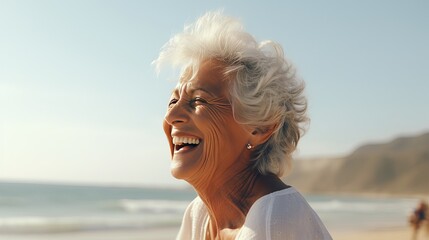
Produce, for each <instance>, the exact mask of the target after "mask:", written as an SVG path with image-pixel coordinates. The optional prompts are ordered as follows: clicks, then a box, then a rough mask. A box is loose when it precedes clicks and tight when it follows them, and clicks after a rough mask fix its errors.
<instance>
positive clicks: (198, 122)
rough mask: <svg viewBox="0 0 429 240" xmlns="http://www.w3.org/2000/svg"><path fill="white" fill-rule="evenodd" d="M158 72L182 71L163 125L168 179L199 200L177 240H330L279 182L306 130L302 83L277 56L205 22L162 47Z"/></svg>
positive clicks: (221, 19) (227, 24) (231, 27)
mask: <svg viewBox="0 0 429 240" xmlns="http://www.w3.org/2000/svg"><path fill="white" fill-rule="evenodd" d="M267 27H269V26H267ZM164 62H170V63H172V64H173V65H175V66H179V67H181V69H182V72H181V77H180V80H179V82H178V84H177V87H176V88H175V89H174V91H173V93H172V95H171V97H170V100H169V102H168V109H167V113H166V116H165V119H164V124H163V126H164V131H165V133H166V135H167V139H168V142H169V144H170V151H171V158H172V160H171V172H172V175H173V176H174V177H176V178H178V179H184V180H186V181H187V182H189V183H190V184H191V185H192V186H193V187H194V188H195V190H196V192H197V193H198V196H197V197H196V198H195V199H194V200H193V201H192V203H191V204H190V205H189V206H188V208H187V210H186V212H185V215H184V217H183V222H182V226H181V228H180V231H179V233H178V236H177V239H180V240H181V239H183V240H191V239H193V240H199V239H206V240H209V239H239V240H252V239H253V240H270V239H272V240H284V239H288V240H298V239H299V240H309V239H324V240H328V239H332V238H331V236H330V234H329V233H328V231H327V230H326V228H325V226H324V225H323V223H322V222H321V220H320V219H319V217H318V216H317V214H316V213H315V212H314V210H313V209H312V208H311V207H310V206H309V204H308V203H307V201H306V200H305V199H304V197H303V196H302V195H301V194H300V193H299V192H298V191H297V190H296V189H295V188H294V187H291V186H288V185H286V184H285V183H283V182H282V181H281V179H280V176H282V175H283V173H284V172H285V170H287V168H288V167H289V165H290V161H291V155H292V153H293V152H294V150H295V148H296V146H297V144H298V141H299V139H300V137H301V134H302V126H301V125H302V124H304V123H306V120H307V116H306V109H307V102H306V98H305V97H304V96H303V90H304V85H303V82H301V81H300V80H299V79H298V78H297V76H296V75H295V70H294V68H293V67H292V66H291V64H290V63H289V62H288V61H287V60H286V59H285V58H284V55H283V50H282V48H281V46H280V45H279V44H277V43H274V42H272V41H265V42H262V43H258V42H256V41H255V39H254V38H253V37H252V36H251V35H250V34H249V33H247V32H245V31H244V30H243V26H242V25H241V23H240V22H238V21H237V20H235V19H234V18H231V17H227V16H224V15H223V14H222V13H220V12H210V13H207V14H205V15H204V16H202V17H201V18H200V19H198V20H197V21H196V23H194V24H192V25H190V26H187V27H185V30H184V32H183V33H179V34H177V35H176V36H174V37H173V38H172V39H170V41H169V42H168V43H167V44H166V45H165V46H164V47H163V50H162V51H161V53H160V55H159V57H158V59H157V60H156V61H155V64H156V65H157V68H158V69H159V67H160V65H162V63H164Z"/></svg>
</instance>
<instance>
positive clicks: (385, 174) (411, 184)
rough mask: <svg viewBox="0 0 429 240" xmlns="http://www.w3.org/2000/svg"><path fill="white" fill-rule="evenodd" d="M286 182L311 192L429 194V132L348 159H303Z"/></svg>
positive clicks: (373, 146)
mask: <svg viewBox="0 0 429 240" xmlns="http://www.w3.org/2000/svg"><path fill="white" fill-rule="evenodd" d="M293 165H294V167H293V170H292V172H291V174H290V175H289V176H287V177H286V178H284V179H283V180H284V181H285V182H286V183H288V184H290V185H293V186H296V187H297V188H298V189H300V190H301V191H304V192H309V193H327V192H330V193H380V194H429V133H425V134H421V135H419V136H412V137H399V138H396V139H394V140H392V141H390V142H387V143H377V144H366V145H363V146H361V147H359V148H357V149H356V150H355V151H353V152H352V153H350V154H349V155H347V156H345V157H338V158H316V159H300V160H296V161H294V163H293Z"/></svg>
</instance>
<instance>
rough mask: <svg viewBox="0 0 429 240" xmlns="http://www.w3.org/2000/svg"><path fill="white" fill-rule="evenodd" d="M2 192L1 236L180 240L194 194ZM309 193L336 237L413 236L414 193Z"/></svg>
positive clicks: (58, 189) (5, 188) (7, 188)
mask: <svg viewBox="0 0 429 240" xmlns="http://www.w3.org/2000/svg"><path fill="white" fill-rule="evenodd" d="M0 192H1V193H2V194H1V195H0V240H75V239H79V240H145V239H148V240H167V239H174V238H175V236H176V234H177V233H178V231H179V227H180V223H181V220H182V217H183V213H184V211H185V209H186V207H187V206H188V204H189V202H190V201H192V199H193V198H195V193H194V192H193V191H190V190H187V189H163V188H127V187H113V186H111V187H109V186H103V187H97V186H69V185H67V186H66V185H43V184H22V183H0ZM305 196H306V199H307V201H308V202H309V204H310V205H311V206H312V207H313V209H314V210H315V211H316V212H317V213H318V215H319V216H320V218H321V219H322V221H323V223H324V224H325V225H326V227H327V229H328V230H329V232H330V233H331V235H332V237H333V239H340V240H357V239H369V240H371V239H377V240H379V239H390V240H392V239H393V240H395V239H401V240H407V239H411V234H412V233H411V229H409V228H408V225H407V224H408V223H407V218H408V215H409V213H410V212H412V210H413V208H414V207H415V206H416V204H417V203H418V201H419V198H417V197H416V196H413V197H406V196H401V197H395V196H383V197H372V196H351V195H344V196H342V195H311V194H307V195H305ZM422 237H423V236H422ZM422 237H420V238H419V239H418V240H421V239H425V238H422ZM425 237H426V236H425ZM426 239H427V240H429V238H426Z"/></svg>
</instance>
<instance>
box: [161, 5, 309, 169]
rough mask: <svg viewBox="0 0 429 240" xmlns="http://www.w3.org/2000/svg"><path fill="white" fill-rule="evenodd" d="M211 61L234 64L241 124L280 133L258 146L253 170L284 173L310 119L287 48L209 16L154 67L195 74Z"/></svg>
mask: <svg viewBox="0 0 429 240" xmlns="http://www.w3.org/2000/svg"><path fill="white" fill-rule="evenodd" d="M211 59H216V60H219V61H222V62H224V63H226V64H227V65H228V67H227V68H226V69H225V74H226V75H228V76H230V79H231V81H232V82H231V83H232V84H231V85H230V86H231V87H230V94H231V105H232V109H233V114H234V118H235V120H236V121H237V122H238V123H241V124H244V125H246V126H248V127H251V128H254V129H258V130H259V131H268V130H272V129H274V130H273V133H272V135H271V136H270V138H269V139H268V140H267V141H266V142H265V143H263V144H261V145H259V146H257V147H256V148H255V151H254V153H255V154H254V155H253V159H252V161H253V166H254V167H255V168H257V169H258V170H259V172H261V173H262V174H268V173H273V174H276V175H277V176H282V175H284V173H285V172H287V171H289V169H290V167H291V158H292V153H293V151H294V150H295V149H296V146H297V144H298V141H299V139H300V137H301V135H302V134H303V131H304V127H303V126H305V125H303V123H307V121H308V118H307V116H306V110H307V100H306V98H305V96H304V95H303V90H304V83H303V81H301V80H300V79H299V78H298V77H297V76H296V71H295V69H294V67H293V66H292V65H291V63H290V62H289V61H287V60H286V59H285V57H284V54H283V50H282V47H281V46H280V45H279V44H278V43H275V42H272V41H264V42H261V43H258V42H256V40H255V39H254V38H253V37H252V35H250V34H249V33H247V32H245V31H244V28H243V26H242V24H241V23H240V22H239V21H237V20H236V19H234V18H231V17H227V16H224V15H223V14H222V12H219V11H217V12H208V13H206V14H205V15H203V16H202V17H200V18H199V19H198V20H197V21H196V22H195V23H193V24H191V25H189V26H185V29H184V31H183V32H182V33H179V34H177V35H175V36H174V37H172V38H171V39H170V40H169V41H168V42H167V43H166V44H165V45H164V46H163V48H162V50H161V52H160V55H159V57H158V59H156V60H155V61H154V64H155V65H156V68H157V70H158V71H159V69H160V66H161V65H162V64H163V63H165V62H169V63H171V64H172V65H173V66H181V67H182V71H185V69H188V68H192V69H193V74H194V76H195V75H196V74H197V71H198V68H199V65H200V64H201V63H202V62H204V61H206V60H211Z"/></svg>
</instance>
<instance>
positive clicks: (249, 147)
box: [246, 143, 254, 150]
mask: <svg viewBox="0 0 429 240" xmlns="http://www.w3.org/2000/svg"><path fill="white" fill-rule="evenodd" d="M253 147H254V146H253V145H252V144H250V143H248V144H247V145H246V148H247V150H250V149H252V148H253Z"/></svg>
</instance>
